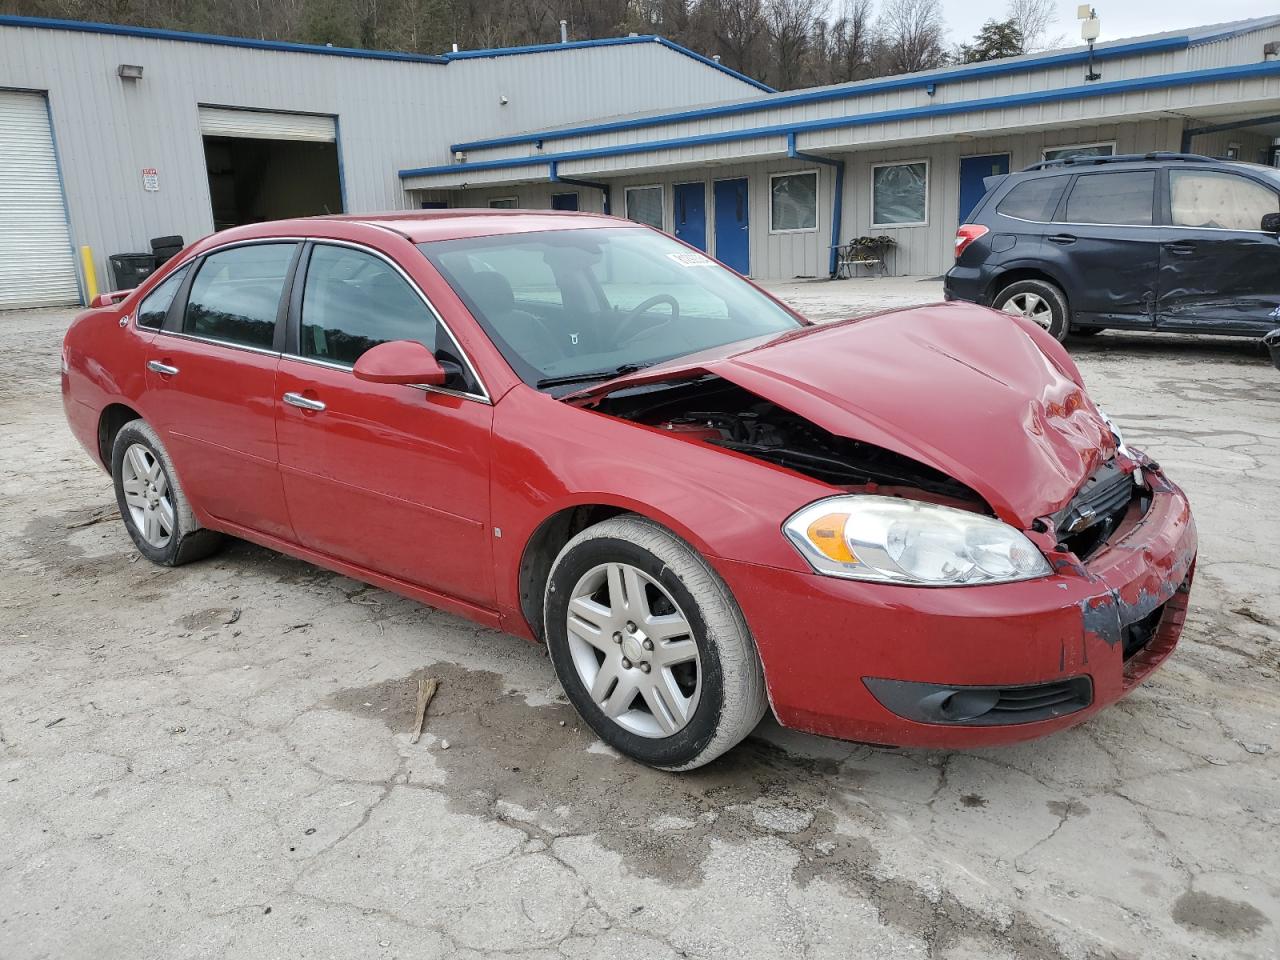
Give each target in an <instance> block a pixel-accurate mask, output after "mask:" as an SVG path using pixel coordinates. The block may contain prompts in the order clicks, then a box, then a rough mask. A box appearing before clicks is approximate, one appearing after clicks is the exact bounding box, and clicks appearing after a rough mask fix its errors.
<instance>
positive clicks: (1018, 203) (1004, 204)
mask: <svg viewBox="0 0 1280 960" xmlns="http://www.w3.org/2000/svg"><path fill="white" fill-rule="evenodd" d="M1068 179H1069V178H1067V177H1040V178H1038V179H1036V180H1024V181H1022V183H1019V184H1018V185H1017V186H1015V187H1014V188H1013V189H1012V190H1010V191H1009V192H1008V193H1006V194H1005V195H1004V199H1003V200H1001V201H1000V203H999V204H998V205H997V206H996V212H997V213H1003V214H1004V215H1005V216H1006V217H1017V218H1018V219H1019V220H1034V221H1035V222H1037V223H1047V222H1048V221H1050V220H1052V219H1053V211H1055V210H1056V209H1058V201H1059V200H1060V199H1062V190H1063V188H1064V187H1065V186H1066V185H1067V180H1068Z"/></svg>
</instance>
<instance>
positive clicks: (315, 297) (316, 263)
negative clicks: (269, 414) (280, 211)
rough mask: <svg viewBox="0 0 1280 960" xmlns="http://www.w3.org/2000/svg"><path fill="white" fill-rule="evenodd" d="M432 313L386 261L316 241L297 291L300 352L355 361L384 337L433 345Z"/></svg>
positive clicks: (343, 361) (336, 359)
mask: <svg viewBox="0 0 1280 960" xmlns="http://www.w3.org/2000/svg"><path fill="white" fill-rule="evenodd" d="M436 333H437V327H436V319H435V316H434V315H433V314H432V313H431V311H430V310H429V309H427V305H426V304H425V303H423V302H422V298H421V297H419V296H418V295H417V293H415V292H414V290H413V288H412V287H411V286H410V285H409V283H408V281H406V280H405V279H404V277H402V276H400V274H399V273H398V272H397V271H396V270H395V269H393V268H392V267H391V266H390V265H389V264H388V263H387V262H386V261H384V260H382V259H380V258H378V257H375V256H372V255H371V254H368V253H362V252H361V251H359V250H352V249H350V248H349V247H332V246H326V245H323V244H321V245H317V246H316V247H315V248H314V249H313V250H312V251H311V263H310V265H309V266H308V267H307V282H306V285H305V287H304V288H303V292H302V343H301V344H300V346H301V348H302V349H301V352H302V355H303V356H304V357H315V358H316V359H318V360H329V361H331V362H333V363H343V364H354V363H355V362H356V361H357V360H358V359H360V355H361V354H362V353H364V352H365V351H366V350H368V349H369V348H370V347H376V346H377V345H378V344H380V343H386V342H387V341H388V340H417V341H418V342H419V343H421V344H423V345H425V346H426V347H428V348H429V349H430V350H431V351H432V352H433V353H434V352H435V351H436Z"/></svg>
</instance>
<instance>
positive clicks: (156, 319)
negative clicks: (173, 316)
mask: <svg viewBox="0 0 1280 960" xmlns="http://www.w3.org/2000/svg"><path fill="white" fill-rule="evenodd" d="M190 269H191V265H190V264H185V265H183V266H181V267H179V268H178V269H177V270H175V271H173V273H171V274H169V276H167V277H165V278H164V280H162V281H161V282H160V285H159V286H158V287H156V288H155V289H154V290H152V291H151V292H150V293H148V294H147V295H146V297H144V298H143V301H142V305H141V306H139V307H138V326H140V327H150V328H151V329H153V330H158V329H160V325H161V324H163V323H164V318H165V314H167V313H168V312H169V307H170V305H171V304H172V303H173V298H174V297H175V296H176V295H177V293H178V288H179V287H180V286H182V281H183V280H185V279H186V276H187V271H188V270H190Z"/></svg>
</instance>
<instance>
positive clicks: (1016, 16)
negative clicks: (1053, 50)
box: [1006, 0, 1066, 53]
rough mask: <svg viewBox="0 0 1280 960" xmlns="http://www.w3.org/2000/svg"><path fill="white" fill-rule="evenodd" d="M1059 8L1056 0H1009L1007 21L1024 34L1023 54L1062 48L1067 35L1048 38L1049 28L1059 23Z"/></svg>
mask: <svg viewBox="0 0 1280 960" xmlns="http://www.w3.org/2000/svg"><path fill="white" fill-rule="evenodd" d="M1057 6H1058V5H1057V3H1056V2H1055V0H1009V6H1008V16H1007V17H1006V19H1007V20H1011V21H1013V25H1014V26H1015V27H1017V28H1018V32H1019V33H1021V34H1022V51H1021V52H1022V53H1031V52H1032V51H1033V50H1046V49H1048V48H1050V47H1060V46H1062V44H1063V42H1064V41H1065V39H1066V37H1065V35H1063V34H1058V35H1057V36H1054V37H1051V38H1046V34H1047V33H1048V32H1049V27H1051V26H1052V25H1053V24H1055V23H1057V22H1058V11H1057Z"/></svg>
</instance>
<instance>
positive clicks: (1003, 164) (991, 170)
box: [960, 153, 1009, 223]
mask: <svg viewBox="0 0 1280 960" xmlns="http://www.w3.org/2000/svg"><path fill="white" fill-rule="evenodd" d="M1008 172H1009V155H1008V154H1007V153H993V154H991V155H990V156H986V157H961V158H960V222H961V223H964V222H965V220H967V219H969V214H971V213H973V208H974V207H976V206H977V205H978V201H979V200H981V199H982V198H983V196H984V195H985V194H986V192H987V188H986V187H985V186H983V183H982V181H983V180H985V179H986V178H987V177H995V176H999V175H1000V174H1002V173H1008Z"/></svg>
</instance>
